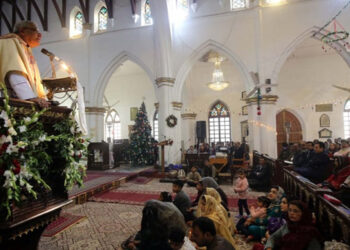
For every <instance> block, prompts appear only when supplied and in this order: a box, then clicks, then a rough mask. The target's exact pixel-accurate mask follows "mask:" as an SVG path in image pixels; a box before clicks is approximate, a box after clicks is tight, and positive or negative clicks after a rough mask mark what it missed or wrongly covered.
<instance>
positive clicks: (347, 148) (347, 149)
mask: <svg viewBox="0 0 350 250" xmlns="http://www.w3.org/2000/svg"><path fill="white" fill-rule="evenodd" d="M349 153H350V145H349V142H348V141H347V140H342V141H341V149H340V150H338V151H337V152H335V153H334V155H333V156H334V157H335V156H342V157H348V155H349Z"/></svg>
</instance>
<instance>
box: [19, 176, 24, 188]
mask: <svg viewBox="0 0 350 250" xmlns="http://www.w3.org/2000/svg"><path fill="white" fill-rule="evenodd" d="M24 183H25V182H24V181H23V178H22V177H20V178H19V185H20V186H21V187H23V185H24Z"/></svg>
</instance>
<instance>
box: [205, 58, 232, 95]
mask: <svg viewBox="0 0 350 250" xmlns="http://www.w3.org/2000/svg"><path fill="white" fill-rule="evenodd" d="M221 62H222V58H221V57H216V60H215V63H214V65H215V66H214V67H215V68H214V72H213V74H212V81H211V82H209V83H208V84H207V86H208V88H210V89H212V90H215V91H221V90H223V89H225V88H227V87H228V85H229V84H230V83H229V82H227V81H225V80H224V73H223V72H222V69H221Z"/></svg>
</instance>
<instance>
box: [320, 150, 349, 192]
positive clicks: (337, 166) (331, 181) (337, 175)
mask: <svg viewBox="0 0 350 250" xmlns="http://www.w3.org/2000/svg"><path fill="white" fill-rule="evenodd" d="M348 160H349V158H347V157H346V158H344V157H342V156H336V157H335V158H334V171H333V174H331V175H330V176H329V177H328V178H327V179H326V180H325V181H323V182H322V183H320V184H318V186H320V187H328V188H330V189H332V190H339V189H340V186H341V185H342V184H343V183H344V181H345V180H346V178H347V177H348V176H349V175H350V166H349V165H348Z"/></svg>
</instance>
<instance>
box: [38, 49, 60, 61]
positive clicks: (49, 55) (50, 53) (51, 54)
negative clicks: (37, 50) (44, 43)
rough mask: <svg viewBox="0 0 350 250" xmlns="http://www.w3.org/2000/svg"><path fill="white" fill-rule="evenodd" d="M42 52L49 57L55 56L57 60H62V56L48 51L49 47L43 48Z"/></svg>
mask: <svg viewBox="0 0 350 250" xmlns="http://www.w3.org/2000/svg"><path fill="white" fill-rule="evenodd" d="M41 53H43V54H44V55H47V56H48V57H53V58H54V59H55V60H56V61H61V59H60V58H58V57H57V56H55V54H54V53H52V52H50V51H48V50H47V49H41Z"/></svg>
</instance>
